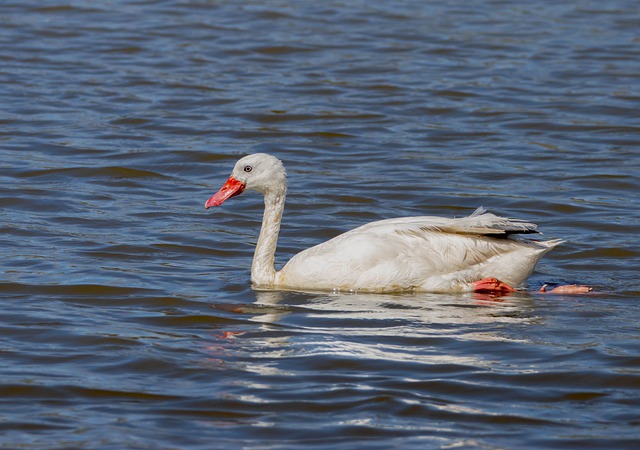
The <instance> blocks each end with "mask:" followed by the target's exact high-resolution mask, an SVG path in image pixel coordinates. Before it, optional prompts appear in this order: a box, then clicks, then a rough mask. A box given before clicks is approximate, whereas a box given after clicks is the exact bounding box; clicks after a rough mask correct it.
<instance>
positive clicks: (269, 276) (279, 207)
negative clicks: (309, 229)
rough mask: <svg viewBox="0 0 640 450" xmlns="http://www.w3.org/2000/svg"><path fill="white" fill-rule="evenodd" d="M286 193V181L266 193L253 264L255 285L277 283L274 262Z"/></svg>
mask: <svg viewBox="0 0 640 450" xmlns="http://www.w3.org/2000/svg"><path fill="white" fill-rule="evenodd" d="M286 195H287V185H286V182H285V183H284V185H283V186H282V187H281V188H280V189H277V190H274V191H268V192H266V193H265V194H264V216H263V218H262V228H261V229H260V236H259V237H258V244H257V245H256V251H255V253H254V255H253V264H252V265H251V283H252V284H253V285H254V286H255V287H264V288H270V287H273V285H274V283H275V278H276V269H275V267H274V265H273V263H274V260H275V254H276V246H277V244H278V233H279V232H280V221H281V220H282V213H283V211H284V201H285V198H286Z"/></svg>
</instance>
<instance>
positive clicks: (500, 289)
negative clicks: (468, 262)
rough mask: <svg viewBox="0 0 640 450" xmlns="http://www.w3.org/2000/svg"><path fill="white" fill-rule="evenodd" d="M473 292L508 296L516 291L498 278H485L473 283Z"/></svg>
mask: <svg viewBox="0 0 640 450" xmlns="http://www.w3.org/2000/svg"><path fill="white" fill-rule="evenodd" d="M472 285H473V292H491V293H495V294H508V293H509V292H515V291H516V290H515V289H514V288H512V287H511V286H509V285H508V284H507V283H504V282H502V281H500V280H498V279H497V278H493V277H491V278H483V279H482V280H480V281H476V282H475V283H472Z"/></svg>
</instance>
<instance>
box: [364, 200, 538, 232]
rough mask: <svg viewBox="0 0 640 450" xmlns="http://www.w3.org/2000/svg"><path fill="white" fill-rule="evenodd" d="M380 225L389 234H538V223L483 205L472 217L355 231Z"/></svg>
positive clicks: (411, 220)
mask: <svg viewBox="0 0 640 450" xmlns="http://www.w3.org/2000/svg"><path fill="white" fill-rule="evenodd" d="M376 228H380V231H382V229H386V230H385V231H386V232H388V233H393V232H396V233H402V234H406V233H415V234H420V233H424V232H439V233H451V234H467V235H478V236H491V237H507V236H509V235H511V234H531V233H538V231H536V228H537V225H536V224H533V223H530V222H526V221H524V220H519V219H508V218H505V217H499V216H496V215H495V214H491V213H488V212H486V210H485V209H484V208H482V207H480V208H478V209H476V210H475V211H474V212H473V214H471V215H470V216H468V217H462V218H458V219H449V218H446V217H432V216H421V217H420V216H419V217H402V218H397V219H388V220H381V221H378V222H373V223H370V224H367V225H364V226H362V227H360V228H356V229H355V230H353V231H356V230H361V231H365V230H367V231H374V230H375V229H376Z"/></svg>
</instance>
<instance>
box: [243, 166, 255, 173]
mask: <svg viewBox="0 0 640 450" xmlns="http://www.w3.org/2000/svg"><path fill="white" fill-rule="evenodd" d="M252 170H253V167H251V166H244V171H245V172H251V171H252Z"/></svg>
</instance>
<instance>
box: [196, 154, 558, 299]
mask: <svg viewBox="0 0 640 450" xmlns="http://www.w3.org/2000/svg"><path fill="white" fill-rule="evenodd" d="M244 189H252V190H254V191H258V192H260V193H262V194H263V195H264V203H265V209H264V217H263V221H262V228H261V230H260V236H259V238H258V243H257V246H256V249H255V254H254V257H253V264H252V266H251V283H252V285H253V287H254V288H256V289H283V290H302V291H309V290H311V291H317V290H322V291H325V290H329V291H358V292H402V291H427V292H461V291H492V292H503V293H504V292H511V291H513V290H514V288H513V287H512V286H516V287H517V286H520V285H521V284H522V283H524V281H525V280H526V279H527V277H528V276H529V275H530V274H531V272H532V271H533V268H534V266H535V264H536V263H537V262H538V260H539V259H540V258H542V256H543V255H544V254H545V253H547V252H548V251H549V250H551V249H552V248H553V247H555V246H556V245H558V244H559V243H560V242H561V241H560V240H551V241H532V240H514V239H511V238H510V236H511V235H513V234H526V233H536V231H535V229H536V225H534V224H532V223H528V222H524V221H521V220H513V219H506V218H502V217H498V216H495V215H493V214H490V213H487V212H485V211H484V209H482V208H479V209H478V210H476V211H475V212H474V213H473V214H472V215H470V216H469V217H463V218H459V219H447V218H441V217H403V218H397V219H388V220H380V221H377V222H372V223H369V224H367V225H363V226H361V227H358V228H355V229H353V230H351V231H348V232H346V233H344V234H341V235H339V236H336V237H335V238H333V239H331V240H329V241H327V242H324V243H322V244H319V245H316V246H314V247H311V248H309V249H307V250H304V251H302V252H300V253H298V254H297V255H295V256H294V257H293V258H291V260H290V261H289V262H288V263H287V264H286V265H285V266H284V267H283V268H282V270H280V271H276V270H275V268H274V256H275V251H276V244H277V241H278V233H279V231H280V221H281V219H282V213H283V210H284V203H285V196H286V192H287V180H286V173H285V169H284V166H283V165H282V162H281V161H280V160H279V159H277V158H275V157H274V156H271V155H268V154H265V153H256V154H253V155H249V156H245V157H244V158H242V159H240V160H239V161H238V162H237V163H236V165H235V167H234V169H233V171H232V172H231V176H230V177H229V179H228V180H227V182H226V183H225V184H224V185H223V186H222V188H221V189H220V190H219V191H218V192H217V193H216V194H215V195H213V196H212V197H211V198H209V200H207V202H206V203H205V208H209V207H211V206H219V205H221V204H222V203H223V202H224V201H225V200H227V199H229V198H230V197H233V196H235V195H239V194H240V193H242V191H243V190H244Z"/></svg>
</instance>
